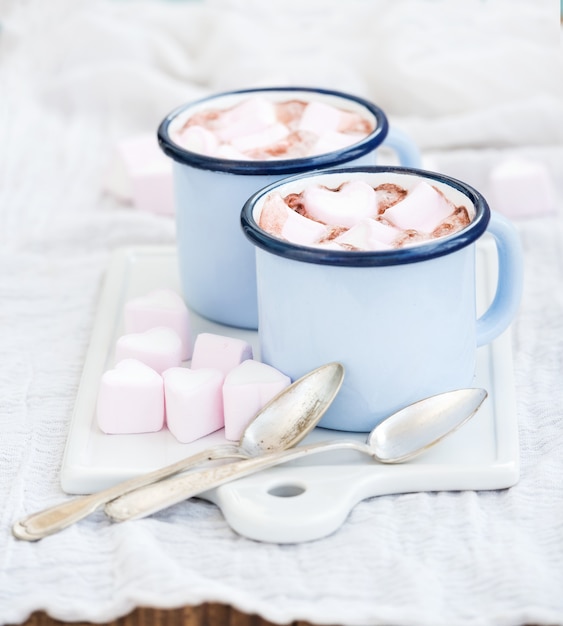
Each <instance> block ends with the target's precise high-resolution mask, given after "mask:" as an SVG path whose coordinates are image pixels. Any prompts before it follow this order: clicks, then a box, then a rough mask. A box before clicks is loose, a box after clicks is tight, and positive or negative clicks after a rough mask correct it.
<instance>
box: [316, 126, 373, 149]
mask: <svg viewBox="0 0 563 626" xmlns="http://www.w3.org/2000/svg"><path fill="white" fill-rule="evenodd" d="M364 137H365V135H361V134H359V133H339V132H337V131H330V132H326V133H322V135H320V136H319V138H318V139H317V141H316V142H315V143H314V145H313V148H312V149H311V153H312V154H325V153H326V152H334V151H335V150H342V148H347V147H348V146H351V145H353V144H355V143H357V142H358V141H360V140H361V139H363V138H364Z"/></svg>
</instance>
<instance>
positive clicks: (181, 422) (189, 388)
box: [162, 367, 224, 443]
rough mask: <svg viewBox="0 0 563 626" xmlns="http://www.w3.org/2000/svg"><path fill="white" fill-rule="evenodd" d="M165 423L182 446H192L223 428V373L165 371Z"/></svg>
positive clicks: (183, 368)
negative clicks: (188, 444)
mask: <svg viewBox="0 0 563 626" xmlns="http://www.w3.org/2000/svg"><path fill="white" fill-rule="evenodd" d="M162 378H163V380H164V396H165V400H166V423H167V425H168V429H169V430H170V432H171V433H172V434H173V435H174V437H175V438H176V439H177V440H178V441H180V442H181V443H190V442H191V441H195V440H196V439H200V438H201V437H205V436H206V435H209V434H210V433H212V432H215V431H216V430H219V429H220V428H223V424H224V420H223V394H222V387H223V379H224V376H223V373H222V372H221V371H219V370H216V369H206V368H204V369H198V370H191V369H187V368H185V367H173V368H171V369H169V370H166V371H165V372H164V373H163V375H162Z"/></svg>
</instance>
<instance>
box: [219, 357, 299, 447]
mask: <svg viewBox="0 0 563 626" xmlns="http://www.w3.org/2000/svg"><path fill="white" fill-rule="evenodd" d="M290 383H291V379H290V378H289V376H286V375H285V374H282V372H280V371H279V370H277V369H275V368H273V367H271V366H270V365H266V363H260V362H259V361H253V360H250V359H249V360H247V361H244V362H243V363H241V364H240V365H237V367H235V368H233V369H232V370H231V371H230V372H229V373H228V374H227V376H226V377H225V382H224V384H223V407H224V414H225V438H226V439H228V440H230V441H238V440H239V439H240V436H241V435H242V431H243V430H244V429H245V428H246V426H247V425H248V423H249V422H250V421H251V420H252V418H253V417H254V416H255V415H256V413H258V411H260V409H261V408H262V407H264V406H265V405H266V404H267V403H268V402H269V401H270V400H271V399H272V398H273V397H274V396H275V395H277V394H278V393H279V392H280V391H282V389H285V388H286V387H288V386H289V385H290Z"/></svg>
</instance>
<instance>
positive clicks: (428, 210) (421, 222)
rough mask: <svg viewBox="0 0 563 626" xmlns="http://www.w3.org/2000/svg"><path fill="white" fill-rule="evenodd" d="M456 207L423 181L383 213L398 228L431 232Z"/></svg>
mask: <svg viewBox="0 0 563 626" xmlns="http://www.w3.org/2000/svg"><path fill="white" fill-rule="evenodd" d="M454 209H455V207H454V205H453V204H452V203H451V202H449V201H448V200H447V199H446V198H445V197H444V196H443V195H442V194H441V193H440V192H439V191H437V190H436V189H434V187H432V185H429V184H428V183H426V182H424V181H423V182H420V183H418V184H417V185H416V187H414V189H412V190H411V191H410V192H409V193H408V195H407V196H406V197H405V198H404V199H403V200H401V201H400V202H397V204H394V205H393V206H391V207H389V208H388V209H387V210H386V211H385V213H384V214H383V215H384V217H385V219H386V220H388V221H389V222H391V223H392V224H393V225H394V226H397V227H398V228H402V229H404V230H417V231H420V232H423V233H431V232H432V231H433V230H434V229H435V228H436V227H437V226H438V225H439V224H440V223H441V222H442V221H443V220H445V219H446V218H447V217H449V216H450V215H451V214H452V213H453V211H454Z"/></svg>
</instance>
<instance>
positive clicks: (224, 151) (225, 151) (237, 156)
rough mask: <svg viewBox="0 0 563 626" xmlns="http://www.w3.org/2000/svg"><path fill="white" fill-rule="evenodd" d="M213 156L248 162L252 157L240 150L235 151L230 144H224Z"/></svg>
mask: <svg viewBox="0 0 563 626" xmlns="http://www.w3.org/2000/svg"><path fill="white" fill-rule="evenodd" d="M213 156H216V157H217V158H219V159H234V160H235V161H248V160H249V159H250V157H249V156H248V155H246V154H244V153H243V152H240V151H239V150H235V148H233V146H231V144H229V143H222V144H221V145H220V146H219V147H218V148H217V151H216V152H215V154H214V155H213Z"/></svg>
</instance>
